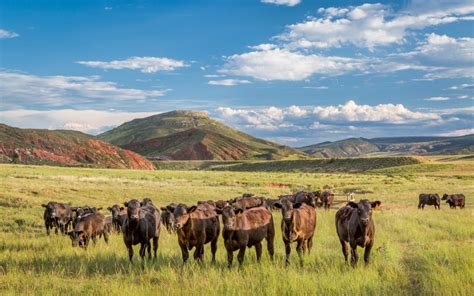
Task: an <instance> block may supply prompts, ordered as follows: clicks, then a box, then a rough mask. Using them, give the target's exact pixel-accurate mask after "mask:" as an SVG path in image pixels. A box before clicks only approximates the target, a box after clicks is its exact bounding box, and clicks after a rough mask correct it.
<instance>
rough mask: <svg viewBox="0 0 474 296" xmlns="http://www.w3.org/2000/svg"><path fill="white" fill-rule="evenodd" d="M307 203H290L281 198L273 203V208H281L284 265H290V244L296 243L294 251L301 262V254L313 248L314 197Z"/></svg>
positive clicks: (314, 225)
mask: <svg viewBox="0 0 474 296" xmlns="http://www.w3.org/2000/svg"><path fill="white" fill-rule="evenodd" d="M307 202H308V203H302V202H297V203H292V202H291V201H290V200H289V199H287V198H283V199H281V200H280V201H279V202H277V203H275V206H276V207H278V208H281V211H282V220H281V233H282V236H283V242H284V243H285V251H286V263H287V264H289V263H290V260H289V259H290V252H291V246H290V244H291V243H292V242H297V246H296V251H297V252H298V256H299V257H300V262H301V263H302V262H303V257H302V255H303V254H302V253H304V252H305V251H306V250H307V251H308V253H310V252H311V248H312V246H313V235H314V230H315V229H316V210H315V208H314V207H315V204H314V197H312V201H311V198H309V199H308V200H307Z"/></svg>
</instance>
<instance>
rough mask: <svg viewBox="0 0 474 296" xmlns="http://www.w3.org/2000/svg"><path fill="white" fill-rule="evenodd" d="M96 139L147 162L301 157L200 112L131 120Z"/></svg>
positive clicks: (182, 112)
mask: <svg viewBox="0 0 474 296" xmlns="http://www.w3.org/2000/svg"><path fill="white" fill-rule="evenodd" d="M98 138H99V139H101V140H104V141H107V142H109V143H112V144H114V145H118V146H120V147H123V148H126V149H130V150H132V151H135V152H137V153H140V154H142V155H144V156H147V157H149V158H151V159H180V160H184V159H191V160H207V159H209V160H212V159H214V160H235V159H280V158H283V157H286V156H288V155H292V154H302V153H301V152H299V151H297V150H294V149H292V148H289V147H286V146H281V145H278V144H275V143H272V142H269V141H266V140H263V139H259V138H256V137H253V136H250V135H248V134H246V133H243V132H240V131H238V130H236V129H233V128H231V127H229V126H226V125H224V124H222V123H220V122H218V121H216V120H214V119H212V118H210V117H209V116H208V115H207V113H206V112H200V111H171V112H167V113H162V114H157V115H153V116H150V117H147V118H141V119H134V120H132V121H129V122H126V123H124V124H122V125H120V126H118V127H117V128H114V129H112V130H110V131H107V132H105V133H103V134H100V135H98Z"/></svg>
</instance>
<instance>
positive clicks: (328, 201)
mask: <svg viewBox="0 0 474 296" xmlns="http://www.w3.org/2000/svg"><path fill="white" fill-rule="evenodd" d="M320 199H321V203H322V205H323V207H324V209H325V210H329V209H330V208H331V205H332V203H333V201H334V194H333V193H331V192H329V191H323V192H322V193H321V197H320Z"/></svg>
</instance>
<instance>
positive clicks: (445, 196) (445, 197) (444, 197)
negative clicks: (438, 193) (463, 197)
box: [441, 193, 449, 200]
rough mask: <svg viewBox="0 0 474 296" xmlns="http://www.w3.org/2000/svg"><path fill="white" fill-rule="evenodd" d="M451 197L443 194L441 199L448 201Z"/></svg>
mask: <svg viewBox="0 0 474 296" xmlns="http://www.w3.org/2000/svg"><path fill="white" fill-rule="evenodd" d="M448 197H449V195H448V194H447V193H445V194H443V197H442V198H441V200H447V199H448Z"/></svg>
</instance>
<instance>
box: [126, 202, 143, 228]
mask: <svg viewBox="0 0 474 296" xmlns="http://www.w3.org/2000/svg"><path fill="white" fill-rule="evenodd" d="M123 204H124V205H125V206H126V207H127V217H128V221H129V223H131V224H136V223H138V220H139V219H140V212H141V208H140V207H141V204H140V202H139V201H138V200H136V199H132V200H131V201H128V202H124V203H123Z"/></svg>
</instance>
